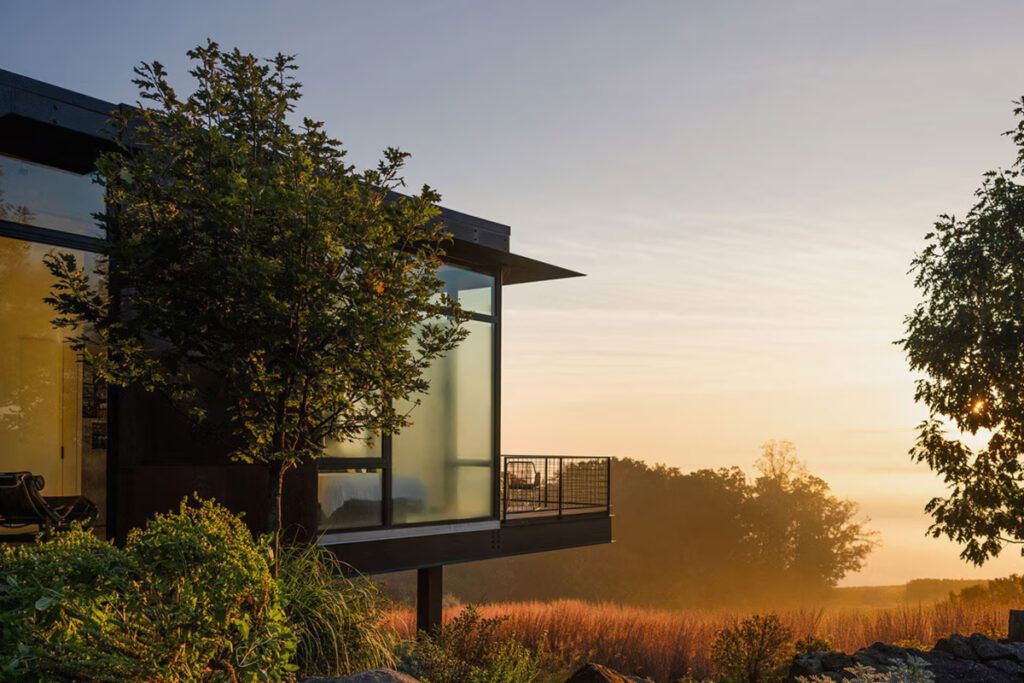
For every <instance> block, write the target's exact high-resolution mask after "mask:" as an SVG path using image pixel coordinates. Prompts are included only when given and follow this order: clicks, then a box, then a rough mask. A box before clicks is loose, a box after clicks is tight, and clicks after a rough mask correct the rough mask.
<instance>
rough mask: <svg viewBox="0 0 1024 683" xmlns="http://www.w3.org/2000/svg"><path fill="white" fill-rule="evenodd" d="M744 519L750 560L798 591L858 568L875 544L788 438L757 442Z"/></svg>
mask: <svg viewBox="0 0 1024 683" xmlns="http://www.w3.org/2000/svg"><path fill="white" fill-rule="evenodd" d="M754 466H755V469H756V470H757V471H758V472H759V474H760V476H758V477H757V479H755V480H754V482H753V484H752V485H751V492H750V496H749V499H748V502H747V505H748V510H747V516H746V518H747V523H748V525H749V526H748V529H749V548H750V551H751V553H752V557H751V560H752V562H753V563H754V564H755V565H759V566H760V567H762V569H763V571H764V580H765V582H766V583H769V584H770V583H775V584H776V585H777V586H778V589H777V590H779V591H785V590H796V591H799V592H800V593H803V594H807V593H808V592H813V591H821V590H825V589H828V588H832V587H834V586H835V585H836V584H837V583H838V582H839V579H841V578H842V577H844V576H845V575H846V574H848V573H850V572H855V571H857V570H859V569H860V568H861V567H862V566H863V565H864V560H865V559H866V558H867V556H868V554H869V553H870V552H871V550H872V549H873V548H874V546H875V545H876V536H877V534H876V533H875V532H872V531H869V530H867V528H866V523H867V522H868V521H869V520H866V519H865V520H863V521H860V520H858V519H857V514H858V511H859V506H858V505H857V504H856V503H855V502H853V501H851V500H845V499H841V498H837V497H835V496H833V495H831V494H830V492H829V491H830V490H829V485H828V484H827V483H826V482H825V481H824V480H823V479H821V478H819V477H815V476H813V475H812V474H810V473H809V472H808V471H807V467H806V465H805V464H804V463H803V462H802V461H801V460H800V459H799V458H798V457H797V454H796V447H795V446H794V445H793V444H792V443H790V442H789V441H769V442H767V443H765V444H764V445H763V446H761V457H760V458H759V459H758V461H757V462H756V463H755V465H754Z"/></svg>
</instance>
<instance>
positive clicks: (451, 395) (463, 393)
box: [391, 320, 494, 524]
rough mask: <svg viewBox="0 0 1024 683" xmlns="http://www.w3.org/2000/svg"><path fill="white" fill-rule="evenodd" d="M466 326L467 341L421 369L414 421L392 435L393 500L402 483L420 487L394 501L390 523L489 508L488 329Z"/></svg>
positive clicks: (483, 513) (463, 516)
mask: <svg viewBox="0 0 1024 683" xmlns="http://www.w3.org/2000/svg"><path fill="white" fill-rule="evenodd" d="M466 327H467V329H468V330H469V336H468V337H466V339H465V341H463V342H462V344H460V345H459V347H458V348H456V349H455V350H454V351H451V352H449V353H448V355H446V356H445V357H444V358H440V359H438V360H435V361H434V363H433V364H432V365H431V367H430V369H429V370H428V371H427V379H428V380H429V382H430V393H429V394H427V395H426V396H424V397H423V398H422V399H421V400H422V403H421V405H419V406H417V407H416V408H414V409H413V411H412V413H411V417H412V420H413V424H412V425H411V426H409V427H406V428H405V429H403V430H402V431H401V433H399V434H398V435H396V436H395V437H394V438H393V439H392V443H393V446H392V448H393V453H392V458H391V462H392V466H393V468H394V482H393V484H392V487H393V490H394V492H395V497H396V500H397V499H398V493H399V490H400V489H401V490H403V491H408V490H416V491H417V492H418V493H419V494H420V497H419V498H416V499H409V500H407V502H406V504H405V505H403V506H402V507H401V508H400V507H399V506H397V505H396V506H395V513H394V514H395V516H394V520H395V523H396V524H404V523H413V522H428V521H441V520H447V519H466V518H472V517H487V516H489V515H490V514H491V486H490V483H489V482H490V477H491V468H492V467H493V453H494V443H493V438H492V435H493V425H492V419H493V396H492V392H493V373H492V368H493V364H492V359H493V353H492V349H493V338H492V330H491V323H485V322H479V321H476V320H471V321H469V322H467V323H466ZM477 482H479V483H482V484H483V485H482V486H474V485H472V484H474V483H477Z"/></svg>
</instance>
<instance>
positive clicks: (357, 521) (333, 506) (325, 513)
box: [317, 469, 384, 529]
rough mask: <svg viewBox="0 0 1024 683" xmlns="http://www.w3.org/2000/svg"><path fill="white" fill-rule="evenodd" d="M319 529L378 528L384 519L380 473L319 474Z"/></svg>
mask: <svg viewBox="0 0 1024 683" xmlns="http://www.w3.org/2000/svg"><path fill="white" fill-rule="evenodd" d="M318 489H319V490H318V492H317V493H318V496H319V501H320V528H321V529H351V528H357V527H370V526H379V525H380V524H381V523H382V522H383V519H384V495H383V493H384V487H383V485H382V477H381V471H380V470H379V469H368V470H364V471H348V472H320V478H319V481H318Z"/></svg>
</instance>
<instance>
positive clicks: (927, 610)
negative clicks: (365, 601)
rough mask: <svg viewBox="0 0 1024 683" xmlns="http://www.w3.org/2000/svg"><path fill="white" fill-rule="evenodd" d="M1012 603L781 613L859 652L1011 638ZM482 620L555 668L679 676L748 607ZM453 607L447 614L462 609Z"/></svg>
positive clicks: (703, 663) (790, 622)
mask: <svg viewBox="0 0 1024 683" xmlns="http://www.w3.org/2000/svg"><path fill="white" fill-rule="evenodd" d="M1010 608H1011V606H1010V605H993V604H982V605H964V604H951V603H948V602H945V603H939V604H935V605H922V606H916V607H910V606H901V607H892V608H885V609H870V610H865V609H861V610H855V609H783V610H777V611H776V612H775V613H776V614H777V615H778V616H779V618H780V619H781V621H782V623H783V624H785V625H786V626H787V627H789V628H790V630H791V631H792V632H793V636H794V637H795V638H801V637H804V636H808V635H817V636H822V637H825V638H828V639H829V640H830V641H831V643H832V646H833V647H834V648H835V649H837V650H842V651H845V652H853V651H855V650H857V649H859V648H862V647H865V646H867V645H870V644H871V643H874V642H877V641H882V642H885V643H896V644H901V645H911V646H914V647H921V648H924V649H928V648H930V647H931V646H932V645H934V644H935V641H936V640H938V639H939V638H942V637H944V636H947V635H949V634H951V633H963V634H970V633H975V632H978V633H984V634H986V635H989V636H992V637H1005V636H1006V623H1007V610H1009V609H1010ZM478 610H479V612H480V614H481V615H482V616H483V617H495V616H502V615H505V616H507V617H508V619H507V620H506V621H505V622H503V624H502V626H501V632H500V633H499V634H498V635H499V637H501V636H506V635H508V634H510V633H515V636H516V638H517V639H518V640H519V641H520V642H521V643H522V644H524V645H525V646H527V647H529V648H531V649H533V648H538V647H539V646H540V645H542V644H545V645H546V647H547V650H548V653H549V655H548V656H549V658H550V659H551V661H550V662H549V666H548V668H549V669H551V670H555V669H558V670H559V673H563V672H565V671H568V670H570V669H573V668H574V667H576V666H578V665H579V664H582V663H584V662H588V661H592V662H597V663H600V664H604V665H606V666H609V667H611V668H613V669H615V670H617V671H620V672H622V673H627V674H639V675H643V676H648V677H650V678H653V679H654V680H656V681H674V680H676V679H678V678H680V677H682V676H685V675H686V674H687V673H690V674H692V675H693V676H695V677H697V678H702V677H705V676H710V675H711V673H712V671H711V665H710V659H709V657H710V649H711V643H712V642H713V641H714V638H715V635H716V634H717V633H718V632H719V631H720V630H722V629H723V628H726V627H729V626H732V625H733V624H735V623H736V621H738V620H739V619H742V618H744V617H746V616H750V613H749V612H741V611H735V610H728V611H727V610H688V611H658V610H650V609H641V608H637V607H623V606H619V605H614V604H609V603H605V604H592V603H585V602H580V601H575V600H559V601H555V602H521V603H494V604H488V605H482V606H479V607H478ZM458 611H459V609H458V608H451V609H449V610H446V612H445V618H446V619H450V618H451V617H454V616H455V615H456V614H457V613H458ZM390 619H391V623H392V625H393V627H394V628H395V630H396V631H397V633H398V634H399V636H400V637H403V638H411V637H412V636H413V635H414V632H415V614H414V613H413V611H412V610H407V609H399V610H395V611H393V612H391V615H390Z"/></svg>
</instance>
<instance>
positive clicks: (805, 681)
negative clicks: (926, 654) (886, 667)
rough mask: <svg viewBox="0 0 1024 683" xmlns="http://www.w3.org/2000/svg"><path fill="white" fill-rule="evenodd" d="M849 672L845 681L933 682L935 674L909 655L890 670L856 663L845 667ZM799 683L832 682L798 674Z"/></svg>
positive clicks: (819, 676) (868, 682)
mask: <svg viewBox="0 0 1024 683" xmlns="http://www.w3.org/2000/svg"><path fill="white" fill-rule="evenodd" d="M845 671H846V673H847V674H849V675H848V676H847V677H846V678H845V679H844V680H845V681H846V683H934V681H935V676H934V675H933V674H932V672H931V671H929V670H928V662H926V661H924V660H923V659H921V658H920V657H911V658H910V661H908V662H907V663H906V664H900V665H899V666H897V667H895V668H893V669H892V670H890V671H885V672H883V671H876V670H875V669H874V668H873V667H870V666H865V665H864V664H858V665H857V666H853V667H850V668H848V669H845ZM796 680H797V681H798V682H799V683H832V681H833V679H832V678H830V677H829V676H825V675H818V676H811V677H810V678H807V677H805V676H798V677H797V679H796Z"/></svg>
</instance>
